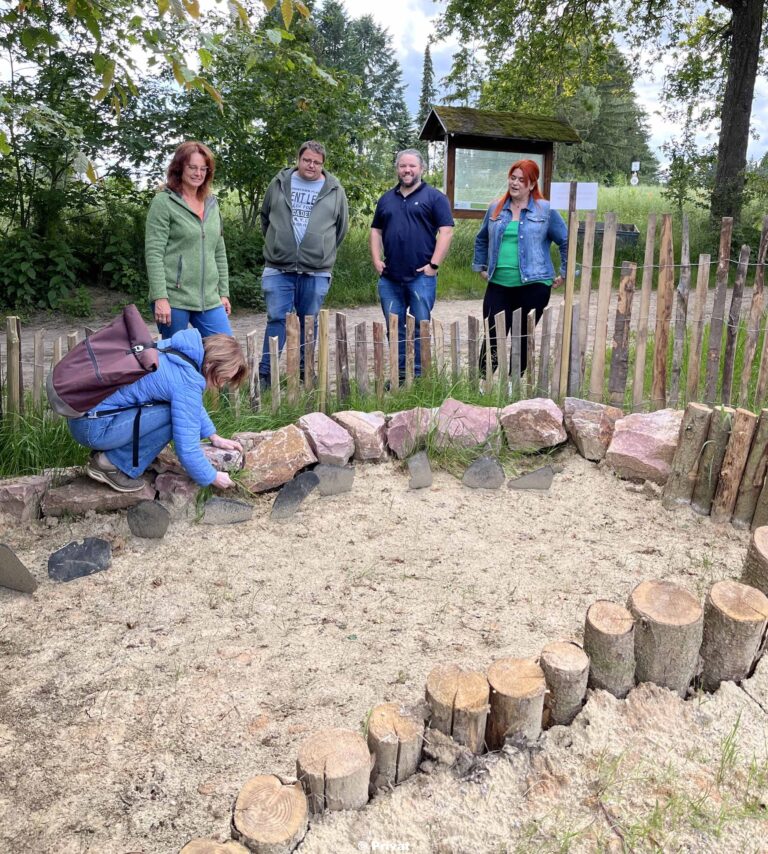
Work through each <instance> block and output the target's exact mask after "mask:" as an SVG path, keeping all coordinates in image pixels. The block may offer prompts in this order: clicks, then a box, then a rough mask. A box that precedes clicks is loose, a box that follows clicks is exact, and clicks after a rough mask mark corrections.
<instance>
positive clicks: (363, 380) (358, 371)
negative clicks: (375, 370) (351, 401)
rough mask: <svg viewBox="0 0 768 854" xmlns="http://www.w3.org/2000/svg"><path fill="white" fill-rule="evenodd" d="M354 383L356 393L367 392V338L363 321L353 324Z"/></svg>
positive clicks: (362, 393)
mask: <svg viewBox="0 0 768 854" xmlns="http://www.w3.org/2000/svg"><path fill="white" fill-rule="evenodd" d="M355 384H356V385H357V393H358V394H360V395H363V396H365V395H366V394H368V338H367V336H366V328H365V322H363V323H358V324H357V325H356V326H355Z"/></svg>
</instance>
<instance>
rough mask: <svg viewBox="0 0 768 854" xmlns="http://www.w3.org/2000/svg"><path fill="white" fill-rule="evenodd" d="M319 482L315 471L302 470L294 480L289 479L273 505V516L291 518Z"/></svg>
mask: <svg viewBox="0 0 768 854" xmlns="http://www.w3.org/2000/svg"><path fill="white" fill-rule="evenodd" d="M319 483H320V478H319V477H318V476H317V475H316V474H315V473H314V472H313V471H305V472H302V473H301V474H300V475H298V476H297V477H295V478H294V479H293V480H289V481H288V483H286V484H285V486H284V487H283V488H282V489H281V490H280V492H278V494H277V498H276V499H275V503H274V504H273V505H272V513H271V516H272V518H273V519H290V518H291V516H293V515H294V514H295V513H296V511H297V510H298V509H299V506H300V505H301V503H302V502H303V501H304V499H305V498H306V497H307V496H308V495H309V493H310V492H312V490H313V489H315V487H317V486H318V485H319Z"/></svg>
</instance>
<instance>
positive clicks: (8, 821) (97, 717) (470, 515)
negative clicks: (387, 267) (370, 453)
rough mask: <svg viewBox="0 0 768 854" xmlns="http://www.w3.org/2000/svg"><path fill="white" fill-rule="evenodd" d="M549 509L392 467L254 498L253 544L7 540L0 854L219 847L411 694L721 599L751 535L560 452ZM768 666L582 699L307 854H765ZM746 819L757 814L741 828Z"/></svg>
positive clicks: (372, 808) (96, 530) (335, 825)
mask: <svg viewBox="0 0 768 854" xmlns="http://www.w3.org/2000/svg"><path fill="white" fill-rule="evenodd" d="M559 461H560V462H562V463H563V465H564V470H563V472H562V473H560V474H558V475H557V476H556V478H555V481H554V484H553V486H552V488H551V490H549V491H548V492H546V493H524V492H515V491H511V490H509V489H507V488H502V489H501V490H500V491H498V492H490V493H486V492H475V491H472V490H469V489H466V488H465V487H462V486H461V484H460V483H459V482H458V481H456V480H455V479H454V478H453V477H451V476H450V475H448V474H445V473H438V474H437V475H436V478H435V483H434V486H433V487H432V488H431V489H428V490H424V491H419V492H414V491H409V490H408V488H407V476H406V475H405V474H404V472H403V471H402V469H401V468H400V467H399V466H398V465H397V464H395V463H391V464H382V465H378V466H375V465H367V466H359V467H358V469H357V476H356V480H355V486H354V489H353V491H352V492H351V493H348V494H345V495H341V496H336V497H333V498H322V497H320V496H318V495H316V494H313V495H311V496H310V497H309V499H308V500H307V502H306V503H305V505H304V506H303V507H302V508H301V511H300V513H299V515H298V516H297V517H296V518H295V519H294V520H293V521H291V522H289V523H277V522H272V521H271V520H270V518H269V509H270V506H271V503H272V501H273V496H272V495H267V496H262V497H260V498H259V499H258V501H257V504H256V508H255V513H254V518H253V520H252V521H250V522H248V523H245V524H242V525H238V526H232V527H226V528H209V527H206V526H202V525H199V524H196V523H194V521H187V520H176V521H174V522H173V524H172V526H171V528H170V529H169V532H168V534H167V535H166V537H165V538H164V539H163V540H162V541H158V542H148V541H140V540H137V539H135V538H133V537H132V536H131V534H130V532H129V530H128V527H127V523H126V519H125V515H124V514H111V515H96V516H91V517H90V518H85V519H82V520H76V521H75V520H62V521H61V522H59V523H58V524H56V525H52V526H50V527H49V526H45V525H37V524H35V525H29V526H18V525H16V526H11V525H8V524H7V523H6V524H5V526H4V528H3V529H2V533H1V536H0V538H1V539H2V540H3V541H5V542H7V543H8V544H9V545H10V546H11V547H12V548H13V549H15V550H16V552H17V553H18V555H19V556H20V558H21V559H22V560H23V561H24V563H25V564H26V565H27V566H29V567H30V569H31V571H32V572H33V573H34V575H35V576H36V577H37V578H38V580H39V581H40V587H39V588H38V590H37V592H36V593H35V594H34V595H33V596H23V595H19V594H14V593H12V592H9V591H6V590H4V589H0V658H1V659H2V665H0V851H4V852H21V851H35V852H41V854H42V852H52V854H53V852H55V854H81V852H99V854H128V852H131V854H138V852H141V854H165V852H175V851H178V850H179V849H180V848H181V846H182V845H183V844H184V843H185V842H186V841H188V840H189V839H191V838H193V837H196V836H218V837H220V838H222V839H223V838H226V837H227V835H228V822H229V812H230V809H231V806H232V803H233V800H234V798H235V796H236V794H237V792H238V790H239V788H240V787H241V786H242V784H243V783H244V782H245V781H246V780H247V779H248V778H249V777H250V776H251V775H253V774H257V773H270V772H274V773H279V774H283V775H290V774H292V773H294V769H295V759H296V754H297V749H298V746H299V744H300V743H301V741H302V740H303V739H304V738H306V737H307V736H308V735H309V734H310V733H311V732H313V731H315V730H317V729H320V728H323V727H336V726H341V727H347V728H350V729H352V730H357V731H359V730H360V729H361V725H362V723H363V722H364V720H365V719H366V716H367V714H368V712H369V710H370V709H371V708H372V707H373V706H374V705H376V704H377V703H380V702H385V701H395V702H402V703H407V704H410V703H414V702H417V701H418V700H420V699H421V698H422V697H423V691H424V682H425V678H426V676H427V674H428V672H429V671H430V670H431V668H432V667H433V666H434V665H436V664H438V663H441V662H457V663H464V664H467V665H473V666H476V667H480V668H486V667H487V666H488V665H489V664H490V663H491V661H493V660H494V659H495V658H498V657H501V656H507V655H516V656H523V655H526V656H527V655H536V654H537V653H538V652H539V651H540V650H541V648H542V646H543V645H544V644H545V643H547V642H549V641H553V640H557V639H563V638H576V639H579V638H580V637H581V631H582V625H583V620H584V614H585V611H586V609H587V607H588V606H589V605H590V604H591V603H592V602H594V601H595V600H596V599H599V598H607V599H612V600H615V601H619V602H623V601H625V600H626V597H627V595H628V594H629V592H630V591H631V590H632V588H633V587H634V586H635V585H636V584H637V583H638V582H640V581H641V580H643V579H648V578H665V579H670V580H673V581H676V582H678V583H680V584H682V585H684V586H685V587H687V588H688V589H689V590H691V591H693V592H694V593H695V594H697V595H698V596H701V597H703V595H704V593H705V592H706V590H707V589H708V588H709V586H710V585H711V583H712V582H713V581H714V580H717V579H720V578H724V577H729V576H738V574H739V573H740V570H741V563H742V560H743V557H744V553H745V550H746V546H747V542H748V534H747V533H745V532H739V531H735V530H733V529H732V528H731V527H730V526H723V527H716V526H714V525H713V524H712V523H711V522H710V520H709V519H708V518H701V517H698V516H696V515H694V514H693V513H691V512H689V511H679V512H677V513H668V512H666V511H664V510H663V509H662V507H661V503H660V501H659V500H658V498H656V497H654V496H652V495H651V494H650V493H646V492H644V491H643V490H642V488H640V487H637V486H632V485H629V484H626V483H622V482H620V481H618V480H616V479H615V478H614V477H613V476H612V475H611V473H610V472H608V471H606V470H604V469H601V468H599V467H597V466H595V465H593V464H591V463H588V462H586V461H584V460H583V459H581V458H580V457H578V456H577V455H575V454H574V453H573V452H572V451H570V450H567V449H566V450H564V451H562V452H561V453H560V454H559ZM93 535H96V536H104V537H107V538H108V539H110V540H111V541H112V543H113V547H114V557H113V562H112V566H111V567H110V569H109V570H108V571H106V572H104V573H101V574H98V575H95V576H91V577H89V578H85V579H81V580H77V581H73V582H70V583H67V584H54V583H52V582H49V581H48V579H47V575H46V561H47V558H48V555H49V554H50V553H51V552H52V551H54V550H55V549H57V548H60V547H61V546H63V545H65V544H66V543H68V542H70V541H71V540H73V539H77V538H82V537H83V536H93ZM767 710H768V661H767V662H765V663H763V665H762V666H761V668H759V669H758V671H757V674H756V676H755V677H754V678H753V679H752V680H751V681H750V682H749V683H745V685H744V687H743V688H739V687H736V686H734V685H727V686H725V687H724V688H723V689H721V690H720V691H719V692H718V693H717V694H715V695H709V696H699V697H697V698H695V699H694V700H692V701H689V702H687V703H683V702H682V701H681V700H679V699H678V698H676V697H675V696H673V695H671V694H670V693H669V692H667V691H663V690H661V689H655V688H653V687H647V686H646V687H643V688H640V689H638V690H636V691H635V692H633V694H632V695H630V699H629V700H627V701H617V700H615V699H613V698H611V697H610V696H608V695H606V694H604V693H602V692H598V693H596V694H594V695H592V696H591V698H590V700H589V702H588V704H587V706H586V708H585V709H584V711H583V712H582V713H581V715H580V716H579V717H578V719H577V721H576V722H575V723H574V724H573V725H572V726H571V727H570V728H568V729H564V728H554V729H552V730H550V731H549V732H548V733H547V734H546V736H545V737H544V738H543V739H542V742H541V744H540V746H539V747H537V748H536V749H535V750H533V751H531V752H530V753H520V752H517V751H512V752H510V753H509V754H504V753H502V754H500V755H496V756H494V757H491V758H489V759H488V760H486V761H484V762H483V763H481V765H480V766H479V767H478V768H477V769H475V773H474V774H473V775H472V776H471V779H466V780H462V779H459V778H458V777H457V776H456V775H455V774H454V773H453V772H451V771H438V772H437V773H435V774H432V775H429V776H428V775H425V774H419V775H417V776H416V777H415V778H412V779H411V780H410V781H408V782H407V783H406V784H404V785H403V786H401V787H399V788H398V789H397V790H396V791H395V792H394V793H391V794H385V795H383V796H381V797H379V798H377V799H376V800H375V801H373V802H372V803H371V804H370V805H369V806H367V807H366V808H364V809H363V810H362V811H360V812H354V813H340V814H334V815H330V816H327V817H325V818H323V819H320V820H318V821H315V822H313V823H312V826H311V829H310V832H309V834H308V835H307V837H306V839H305V841H304V843H303V844H302V846H301V847H300V851H301V852H302V854H310V852H312V854H330V852H339V854H343V852H352V851H408V852H419V854H421V852H425V854H427V853H428V854H432V852H441V854H448V852H451V854H458V852H462V854H463V852H467V854H470V852H471V853H472V854H485V852H489V854H490V852H511V851H522V852H525V851H566V850H572V851H595V850H606V851H608V850H610V851H621V850H622V845H623V844H624V843H622V838H623V839H624V840H625V842H626V845H627V848H625V849H624V850H635V851H645V850H654V851H659V850H663V851H696V852H702V851H704V852H710V851H711V852H733V851H766V850H768V842H766V840H768V832H767V831H768V820H767V819H766V816H767V815H768V814H767V813H766V804H768V715H767V714H766V711H767ZM761 805H762V806H761Z"/></svg>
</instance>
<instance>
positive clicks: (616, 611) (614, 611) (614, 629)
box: [587, 599, 635, 637]
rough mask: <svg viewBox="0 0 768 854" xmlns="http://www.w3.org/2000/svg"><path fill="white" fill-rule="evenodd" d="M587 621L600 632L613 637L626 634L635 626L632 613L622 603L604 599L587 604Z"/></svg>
mask: <svg viewBox="0 0 768 854" xmlns="http://www.w3.org/2000/svg"><path fill="white" fill-rule="evenodd" d="M587 622H588V623H589V624H590V625H591V626H593V627H594V628H596V629H597V630H598V631H599V632H600V634H603V635H611V636H614V637H624V636H625V635H628V634H629V633H630V632H631V631H632V629H633V628H634V626H635V621H634V619H633V617H632V614H630V613H629V611H628V610H627V609H626V608H625V607H624V606H623V605H619V604H618V602H608V601H606V600H605V599H601V600H600V601H598V602H594V603H593V604H592V605H590V606H589V609H588V610H587Z"/></svg>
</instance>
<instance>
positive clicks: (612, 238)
mask: <svg viewBox="0 0 768 854" xmlns="http://www.w3.org/2000/svg"><path fill="white" fill-rule="evenodd" d="M615 254H616V214H615V213H607V214H606V215H605V226H604V231H603V252H602V257H601V259H600V284H599V286H598V291H597V321H596V323H595V342H594V345H593V347H592V371H591V374H590V377H589V399H590V400H592V401H594V402H595V403H601V402H602V400H603V384H604V382H605V343H606V340H607V338H608V308H609V306H610V304H611V286H612V284H613V259H614V256H615Z"/></svg>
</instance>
